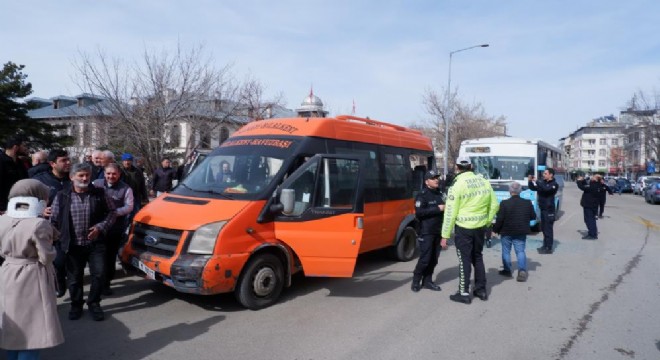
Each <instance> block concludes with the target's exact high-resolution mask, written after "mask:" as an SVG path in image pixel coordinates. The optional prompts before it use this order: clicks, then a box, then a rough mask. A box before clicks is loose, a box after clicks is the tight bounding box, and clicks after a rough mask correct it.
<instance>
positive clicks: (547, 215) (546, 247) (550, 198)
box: [528, 168, 559, 254]
mask: <svg viewBox="0 0 660 360" xmlns="http://www.w3.org/2000/svg"><path fill="white" fill-rule="evenodd" d="M528 180H529V181H528V185H529V188H530V189H531V190H533V191H536V199H537V201H538V204H539V208H540V209H541V228H542V230H543V246H541V247H540V248H538V249H537V250H538V252H539V254H552V252H553V248H552V246H553V239H554V231H553V226H554V223H555V217H556V214H555V211H556V209H555V194H557V190H559V184H557V181H556V180H555V169H553V168H547V169H545V171H543V180H542V181H536V179H535V178H534V175H529V178H528Z"/></svg>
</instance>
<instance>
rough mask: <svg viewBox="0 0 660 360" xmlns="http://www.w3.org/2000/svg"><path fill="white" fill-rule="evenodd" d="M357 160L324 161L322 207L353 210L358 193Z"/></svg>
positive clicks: (322, 170)
mask: <svg viewBox="0 0 660 360" xmlns="http://www.w3.org/2000/svg"><path fill="white" fill-rule="evenodd" d="M358 166H359V164H358V162H357V160H349V159H323V166H322V167H321V184H320V185H321V186H319V189H320V190H321V194H322V199H321V206H323V207H331V208H340V209H351V208H353V199H354V198H355V192H356V191H357V181H358V170H359V167H358Z"/></svg>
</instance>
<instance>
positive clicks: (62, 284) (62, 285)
mask: <svg viewBox="0 0 660 360" xmlns="http://www.w3.org/2000/svg"><path fill="white" fill-rule="evenodd" d="M65 294H66V280H60V279H58V280H57V297H58V298H61V297H63V296H64V295H65Z"/></svg>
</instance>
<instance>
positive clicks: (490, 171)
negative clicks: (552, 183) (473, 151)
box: [470, 156, 534, 180]
mask: <svg viewBox="0 0 660 360" xmlns="http://www.w3.org/2000/svg"><path fill="white" fill-rule="evenodd" d="M470 159H471V161H472V168H473V169H474V172H475V173H476V174H481V175H483V177H484V178H486V179H492V180H526V178H527V176H528V175H533V174H534V158H533V157H528V156H470Z"/></svg>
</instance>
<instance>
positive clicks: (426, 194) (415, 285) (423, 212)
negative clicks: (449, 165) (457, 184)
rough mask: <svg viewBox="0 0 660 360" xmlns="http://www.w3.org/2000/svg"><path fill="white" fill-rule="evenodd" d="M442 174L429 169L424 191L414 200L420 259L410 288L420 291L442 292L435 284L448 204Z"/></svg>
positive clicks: (425, 176) (425, 178)
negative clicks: (417, 222) (444, 217)
mask: <svg viewBox="0 0 660 360" xmlns="http://www.w3.org/2000/svg"><path fill="white" fill-rule="evenodd" d="M439 183H440V174H438V172H437V171H435V170H429V171H427V172H426V174H424V184H425V185H426V186H425V187H424V189H423V190H422V191H421V192H420V193H419V194H417V198H416V199H415V215H416V216H417V220H418V221H419V231H418V234H417V242H418V244H419V259H418V260H417V266H415V270H414V272H413V281H412V286H411V289H412V291H414V292H418V291H419V290H421V288H422V287H423V288H426V289H430V290H433V291H440V286H438V285H436V284H435V283H434V282H433V270H435V266H436V265H437V264H438V257H439V256H440V231H441V229H442V218H443V211H444V209H445V201H444V196H443V193H442V191H440V188H439Z"/></svg>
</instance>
